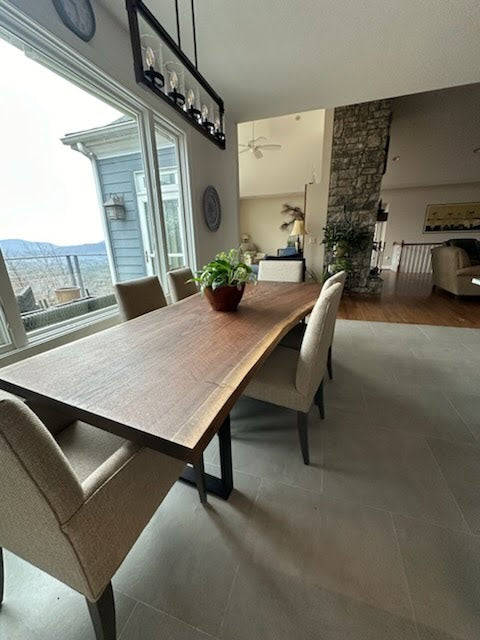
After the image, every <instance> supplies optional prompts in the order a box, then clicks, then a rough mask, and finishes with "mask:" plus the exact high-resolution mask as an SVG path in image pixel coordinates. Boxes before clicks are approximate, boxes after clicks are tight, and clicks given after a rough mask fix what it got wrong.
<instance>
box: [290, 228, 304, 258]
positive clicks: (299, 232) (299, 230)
mask: <svg viewBox="0 0 480 640" xmlns="http://www.w3.org/2000/svg"><path fill="white" fill-rule="evenodd" d="M306 233H307V232H306V230H305V223H304V221H303V220H295V222H294V223H293V227H292V230H291V231H290V235H291V236H297V242H296V246H297V251H299V252H300V253H303V239H304V236H305V234H306ZM300 238H301V240H300Z"/></svg>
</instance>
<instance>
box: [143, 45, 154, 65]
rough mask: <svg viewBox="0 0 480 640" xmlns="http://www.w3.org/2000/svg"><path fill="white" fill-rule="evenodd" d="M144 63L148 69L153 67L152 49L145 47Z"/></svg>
mask: <svg viewBox="0 0 480 640" xmlns="http://www.w3.org/2000/svg"><path fill="white" fill-rule="evenodd" d="M145 61H146V63H147V65H148V66H149V67H154V66H155V54H154V53H153V49H152V47H147V50H146V51H145Z"/></svg>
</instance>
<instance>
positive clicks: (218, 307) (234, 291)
mask: <svg viewBox="0 0 480 640" xmlns="http://www.w3.org/2000/svg"><path fill="white" fill-rule="evenodd" d="M203 291H204V293H205V297H206V298H207V300H208V301H209V303H210V304H211V305H212V309H214V310H215V311H236V310H237V307H238V305H239V303H240V300H241V299H242V296H243V292H244V291H245V285H244V284H242V285H241V287H240V289H238V288H237V287H219V288H218V289H215V291H214V290H213V289H212V288H211V287H206V288H205V289H204V290H203Z"/></svg>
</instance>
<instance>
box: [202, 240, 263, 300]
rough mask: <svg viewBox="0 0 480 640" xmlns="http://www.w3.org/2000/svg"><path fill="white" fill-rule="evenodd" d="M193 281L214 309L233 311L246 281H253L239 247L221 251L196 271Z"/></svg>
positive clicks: (250, 270)
mask: <svg viewBox="0 0 480 640" xmlns="http://www.w3.org/2000/svg"><path fill="white" fill-rule="evenodd" d="M193 281H194V282H196V283H197V284H198V285H199V286H200V291H201V292H202V293H203V294H205V297H206V298H207V300H208V301H209V302H210V304H211V305H212V308H213V309H215V311H235V310H236V308H237V307H238V305H239V303H240V300H241V299H242V296H243V292H244V290H245V285H246V284H247V282H254V281H255V276H254V274H253V272H252V268H251V267H250V266H249V265H248V264H246V263H245V262H244V261H243V255H242V252H241V250H240V249H230V251H228V253H225V252H222V253H219V254H217V255H216V256H215V260H212V261H211V262H209V263H208V264H206V265H205V266H204V267H203V269H201V270H200V271H197V275H196V277H195V278H193Z"/></svg>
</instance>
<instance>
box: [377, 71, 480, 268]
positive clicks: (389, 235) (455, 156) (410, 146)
mask: <svg viewBox="0 0 480 640" xmlns="http://www.w3.org/2000/svg"><path fill="white" fill-rule="evenodd" d="M479 104H480V84H474V85H467V86H464V87H455V88H453V89H445V90H443V91H432V92H428V93H422V94H417V95H412V96H403V97H401V98H395V99H394V100H392V101H391V105H392V124H391V128H390V150H389V154H388V155H389V161H388V165H387V171H386V173H385V176H384V178H383V182H382V191H381V197H382V199H383V201H384V203H387V204H388V209H389V217H388V222H387V228H386V237H385V241H386V247H385V252H384V260H383V267H384V268H388V267H389V266H390V263H391V256H392V245H393V242H401V241H402V240H404V241H405V242H443V241H445V240H447V239H448V238H450V237H455V236H458V237H477V238H479V239H480V234H472V233H470V232H463V233H462V232H460V233H459V232H457V233H437V234H433V233H427V234H424V233H423V225H424V219H425V208H426V206H427V205H428V204H438V203H449V202H472V201H477V202H478V201H480V154H478V153H473V149H474V148H476V147H480V111H479ZM393 158H398V160H396V161H394V160H393Z"/></svg>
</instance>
